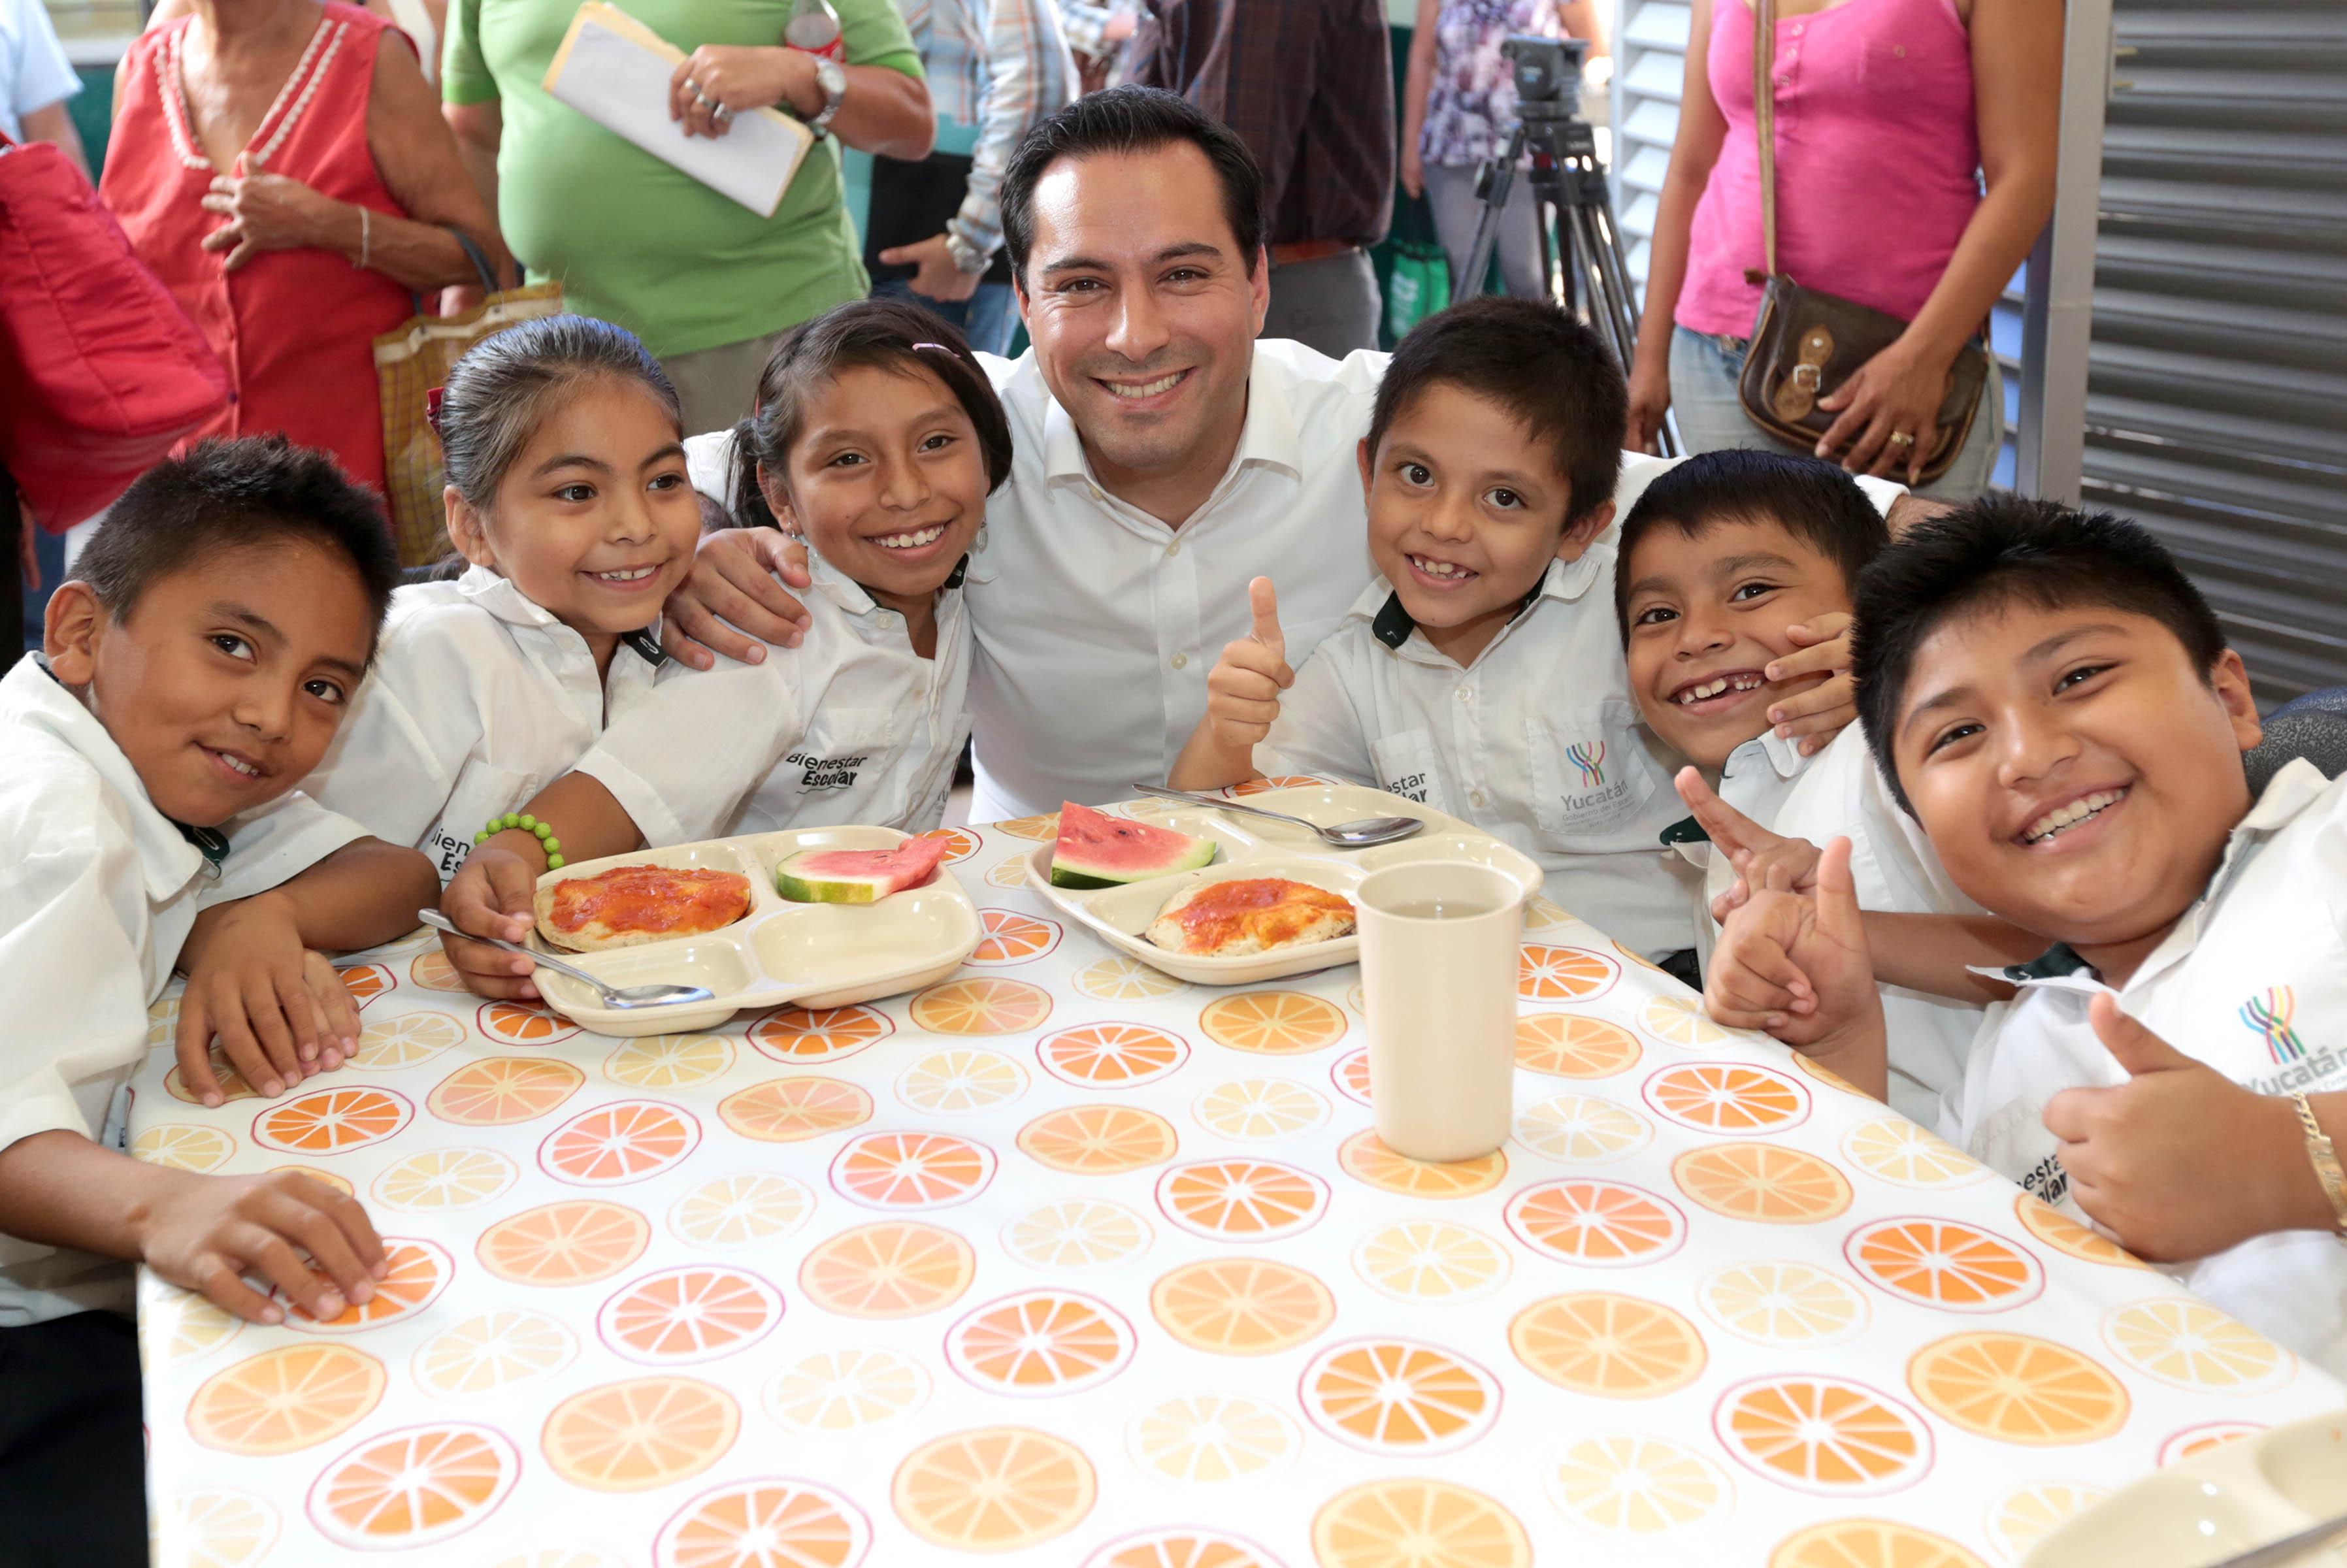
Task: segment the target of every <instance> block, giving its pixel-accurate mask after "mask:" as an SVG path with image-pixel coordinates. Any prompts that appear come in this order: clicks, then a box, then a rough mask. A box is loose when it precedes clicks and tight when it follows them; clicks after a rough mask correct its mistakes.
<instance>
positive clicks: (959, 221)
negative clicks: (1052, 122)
mask: <svg viewBox="0 0 2347 1568" xmlns="http://www.w3.org/2000/svg"><path fill="white" fill-rule="evenodd" d="M903 11H904V16H905V26H906V28H907V30H908V31H909V32H911V34H912V35H913V45H914V46H915V47H916V48H917V49H919V50H920V52H921V65H922V68H923V69H924V70H925V71H926V72H927V73H928V80H929V101H930V103H931V104H933V105H934V106H935V107H936V108H937V112H938V116H939V118H948V119H954V120H958V121H959V122H960V123H962V124H963V125H967V126H976V127H977V128H979V137H978V146H977V147H976V149H973V151H972V152H971V154H970V169H969V194H968V195H966V196H965V197H964V198H963V199H962V204H961V210H959V211H958V212H957V213H955V214H954V216H953V218H952V220H950V221H948V223H947V225H946V227H947V229H948V230H949V231H951V232H953V233H955V234H957V235H959V236H960V238H961V240H962V242H963V243H964V244H966V245H968V246H969V248H970V249H971V250H973V251H977V252H978V253H979V254H980V255H982V256H991V255H993V254H994V252H995V251H997V250H998V249H999V248H1000V246H1001V244H1002V169H1003V166H1004V165H1005V164H1007V163H1009V162H1010V149H1012V148H1014V147H1016V146H1018V145H1019V138H1021V137H1023V136H1025V135H1026V134H1027V131H1028V128H1030V126H1032V125H1034V123H1035V122H1036V121H1037V120H1040V119H1041V118H1043V117H1044V116H1045V115H1048V114H1051V113H1052V112H1053V111H1054V110H1057V109H1060V108H1065V107H1066V106H1067V105H1069V104H1070V103H1072V102H1074V101H1075V97H1076V63H1075V61H1074V60H1073V59H1072V58H1071V57H1070V56H1069V54H1068V44H1067V39H1066V38H1065V36H1063V35H1062V34H1061V29H1060V12H1059V7H1058V6H1057V5H1055V4H1054V3H1053V0H903Z"/></svg>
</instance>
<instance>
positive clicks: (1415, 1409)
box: [1302, 1339, 1500, 1455]
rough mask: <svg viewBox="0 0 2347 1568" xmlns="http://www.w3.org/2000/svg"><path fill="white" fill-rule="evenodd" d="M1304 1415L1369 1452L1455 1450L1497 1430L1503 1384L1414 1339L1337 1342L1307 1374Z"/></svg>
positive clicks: (1355, 1446) (1345, 1440)
mask: <svg viewBox="0 0 2347 1568" xmlns="http://www.w3.org/2000/svg"><path fill="white" fill-rule="evenodd" d="M1302 1392H1303V1399H1304V1412H1305V1414H1307V1415H1308V1416H1310V1417H1311V1418H1312V1420H1313V1423H1314V1424H1315V1425H1317V1427H1319V1429H1320V1430H1322V1431H1324V1432H1327V1434H1328V1435H1329V1436H1330V1437H1333V1438H1335V1439H1336V1440H1337V1441H1339V1442H1342V1443H1348V1444H1350V1445H1351V1446H1352V1447H1354V1448H1357V1449H1361V1450H1366V1451H1368V1452H1369V1453H1378V1454H1395V1455H1417V1454H1437V1453H1448V1452H1450V1450H1453V1449H1460V1448H1464V1447H1466V1446H1467V1445H1468V1444H1469V1443H1471V1442H1473V1441H1474V1440H1476V1439H1478V1438H1480V1437H1481V1436H1482V1435H1483V1434H1484V1433H1485V1432H1487V1431H1489V1430H1491V1425H1492V1423H1493V1422H1495V1421H1496V1420H1498V1419H1499V1417H1500V1385H1499V1382H1498V1380H1497V1379H1495V1378H1493V1377H1492V1376H1491V1374H1490V1373H1489V1372H1486V1371H1484V1370H1483V1368H1481V1367H1478V1366H1476V1365H1475V1364H1474V1363H1473V1362H1471V1361H1468V1360H1464V1359H1462V1358H1460V1357H1457V1356H1454V1355H1452V1354H1450V1352H1449V1351H1447V1350H1439V1349H1437V1348H1434V1347H1433V1346H1431V1345H1419V1344H1415V1343H1413V1342H1411V1341H1409V1340H1407V1339H1367V1340H1361V1341H1358V1342H1356V1343H1354V1344H1350V1345H1335V1346H1331V1347H1330V1348H1327V1349H1326V1350H1323V1351H1322V1352H1321V1353H1320V1354H1319V1355H1317V1356H1316V1357H1314V1358H1312V1364H1311V1365H1310V1366H1308V1367H1307V1368H1305V1369H1304V1384H1303V1390H1302Z"/></svg>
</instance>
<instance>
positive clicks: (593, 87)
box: [546, 5, 814, 218]
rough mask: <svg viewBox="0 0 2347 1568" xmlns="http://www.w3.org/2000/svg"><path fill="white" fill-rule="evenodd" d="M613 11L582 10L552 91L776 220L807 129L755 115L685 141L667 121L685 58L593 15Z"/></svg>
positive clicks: (808, 141)
mask: <svg viewBox="0 0 2347 1568" xmlns="http://www.w3.org/2000/svg"><path fill="white" fill-rule="evenodd" d="M608 9H609V8H608V7H605V6H601V5H592V6H589V7H585V8H582V13H581V15H579V19H578V20H577V22H576V23H574V24H573V27H572V37H571V40H570V43H569V46H568V47H567V48H565V49H564V51H563V53H562V55H561V56H560V57H559V58H558V59H557V61H556V63H555V68H554V70H553V71H551V72H549V73H548V78H547V84H546V86H547V90H548V92H549V93H551V94H553V96H554V97H555V98H556V99H557V100H558V101H559V102H561V103H565V104H568V105H569V107H571V108H574V109H577V110H578V111H579V113H580V114H583V115H585V116H586V117H587V118H589V119H591V120H593V121H594V122H595V123H596V124H598V125H600V126H602V127H603V128H606V129H608V130H610V131H611V132H612V133H613V134H615V135H617V136H620V137H621V138H625V139H626V140H628V141H630V142H631V143H633V144H634V145H635V146H637V147H640V148H641V149H644V150H645V151H646V152H649V153H651V155H652V156H653V157H654V158H657V159H661V161H662V162H664V163H667V164H671V165H672V166H674V167H675V168H677V169H682V170H683V171H684V172H685V173H687V174H689V175H691V176H692V178H694V179H698V180H700V181H701V182H702V184H703V185H706V186H708V187H709V188H710V189H711V190H715V191H717V192H719V193H720V194H721V195H724V196H727V197H731V198H732V199H733V200H735V201H738V202H740V203H741V204H742V205H743V206H744V207H746V208H748V209H749V210H751V211H753V212H755V213H757V214H758V215H759V216H760V217H762V218H771V217H773V216H774V209H775V208H776V207H778V206H779V205H781V203H782V200H783V191H784V190H785V189H786V188H787V187H788V186H789V185H790V182H791V176H792V175H794V174H795V173H796V172H797V171H798V166H799V160H800V159H802V158H804V157H805V155H806V149H807V148H808V147H809V146H810V145H812V143H813V140H814V138H813V137H812V136H811V135H810V133H809V132H808V131H807V129H806V128H805V127H804V126H802V125H800V124H799V123H798V122H797V121H796V120H794V119H790V118H786V117H785V116H783V115H781V114H778V113H776V112H774V110H772V109H754V110H751V111H749V112H747V113H744V114H740V115H736V116H735V117H734V118H733V128H732V129H731V130H729V131H728V132H727V133H726V134H725V135H723V136H721V137H716V138H708V137H687V136H686V135H685V134H684V127H683V126H682V124H681V123H679V122H677V121H675V120H671V118H668V103H669V81H670V78H671V77H673V76H674V74H675V72H676V67H677V64H678V63H679V62H680V61H681V60H682V58H683V56H682V53H679V52H672V54H673V57H671V58H663V57H662V56H661V54H659V53H656V52H654V51H653V50H652V49H651V48H648V47H647V46H645V45H644V44H642V43H641V42H639V41H637V40H636V39H634V38H631V37H628V36H623V35H622V34H620V33H619V32H615V31H613V30H612V29H611V28H610V27H608V26H604V25H603V23H602V22H601V21H600V19H598V18H597V17H596V16H594V15H592V13H593V12H599V11H605V10H608ZM630 20H631V18H630Z"/></svg>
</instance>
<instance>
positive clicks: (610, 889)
mask: <svg viewBox="0 0 2347 1568" xmlns="http://www.w3.org/2000/svg"><path fill="white" fill-rule="evenodd" d="M749 912H750V879H749V878H748V877H747V876H743V875H742V874H741V873H740V872H738V871H695V870H689V869H682V868H679V867H676V866H613V867H612V868H611V869H610V870H609V871H606V872H604V873H602V874H601V875H600V876H572V877H566V878H565V879H564V880H562V881H560V882H557V883H554V884H553V885H552V886H546V887H541V888H539V889H538V906H537V914H538V935H539V936H540V937H542V938H545V939H546V942H547V944H548V946H549V947H552V948H556V949H558V950H559V951H563V952H570V953H597V952H601V951H603V950H604V949H606V948H633V947H640V946H641V945H642V944H644V943H646V942H666V941H671V940H673V939H674V938H679V937H699V936H702V935H705V934H707V933H708V932H711V931H715V930H719V929H722V928H723V927H727V926H730V925H732V924H733V922H734V921H736V920H739V919H740V918H741V917H743V916H744V915H746V914H748V913H749Z"/></svg>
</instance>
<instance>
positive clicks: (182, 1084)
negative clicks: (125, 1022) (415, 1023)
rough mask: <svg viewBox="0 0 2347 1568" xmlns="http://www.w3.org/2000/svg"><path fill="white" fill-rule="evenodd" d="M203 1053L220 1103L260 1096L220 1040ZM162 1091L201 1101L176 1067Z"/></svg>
mask: <svg viewBox="0 0 2347 1568" xmlns="http://www.w3.org/2000/svg"><path fill="white" fill-rule="evenodd" d="M361 1032H362V1033H364V1030H362V1031H361ZM170 1038H171V1037H170V1035H169V1033H166V1034H165V1035H164V1037H163V1040H169V1039H170ZM162 1042H163V1041H162V1040H157V1041H155V1043H156V1044H158V1045H160V1044H161V1043H162ZM205 1055H206V1056H207V1057H209V1058H210V1061H211V1069H212V1081H214V1082H216V1083H218V1084H219V1085H220V1102H221V1103H222V1104H228V1103H230V1102H233V1101H238V1100H258V1099H260V1098H261V1091H259V1090H258V1089H255V1088H254V1087H253V1086H252V1085H251V1084H250V1083H247V1082H246V1081H244V1075H243V1074H242V1073H241V1072H239V1071H237V1070H236V1068H235V1066H234V1064H233V1063H231V1061H229V1059H228V1052H227V1051H225V1050H221V1049H220V1041H218V1040H214V1041H213V1042H212V1044H211V1049H210V1050H208V1051H207V1052H205ZM163 1091H164V1092H165V1093H167V1094H169V1096H170V1097H171V1098H172V1099H174V1100H180V1101H185V1102H187V1103H188V1104H190V1105H200V1104H202V1103H203V1102H202V1101H201V1100H200V1099H198V1098H197V1097H196V1095H195V1093H194V1091H191V1090H190V1089H189V1087H188V1081H187V1077H186V1075H185V1074H184V1073H182V1072H181V1071H180V1070H179V1069H178V1068H176V1067H174V1068H173V1069H171V1071H169V1072H167V1073H165V1074H164V1075H163Z"/></svg>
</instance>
